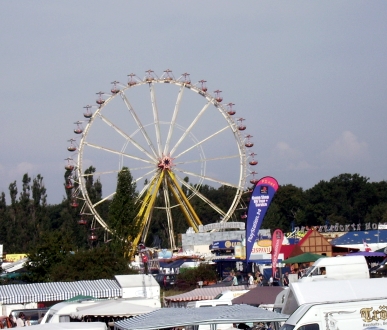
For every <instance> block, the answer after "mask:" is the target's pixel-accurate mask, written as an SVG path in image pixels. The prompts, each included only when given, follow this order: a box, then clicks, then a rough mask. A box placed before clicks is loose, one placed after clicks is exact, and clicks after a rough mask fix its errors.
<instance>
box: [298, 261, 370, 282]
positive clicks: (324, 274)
mask: <svg viewBox="0 0 387 330" xmlns="http://www.w3.org/2000/svg"><path fill="white" fill-rule="evenodd" d="M369 277H370V274H369V270H368V265H367V261H366V260H365V258H364V257H363V256H346V257H331V258H320V259H318V260H317V261H315V262H314V264H313V265H312V267H310V269H309V270H308V271H307V273H306V274H305V275H304V276H303V277H302V278H300V280H299V281H300V282H310V281H324V280H344V279H347V280H349V279H353V278H369Z"/></svg>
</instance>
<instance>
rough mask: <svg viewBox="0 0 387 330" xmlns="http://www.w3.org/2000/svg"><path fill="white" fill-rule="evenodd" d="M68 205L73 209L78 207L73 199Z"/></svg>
mask: <svg viewBox="0 0 387 330" xmlns="http://www.w3.org/2000/svg"><path fill="white" fill-rule="evenodd" d="M70 205H71V207H73V208H75V209H76V208H77V207H78V206H79V204H78V202H77V201H76V200H75V199H73V201H72V202H71V204H70Z"/></svg>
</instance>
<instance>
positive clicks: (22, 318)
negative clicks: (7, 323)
mask: <svg viewBox="0 0 387 330" xmlns="http://www.w3.org/2000/svg"><path fill="white" fill-rule="evenodd" d="M25 320H26V316H25V315H24V313H23V312H20V313H19V317H18V318H17V319H16V327H25Z"/></svg>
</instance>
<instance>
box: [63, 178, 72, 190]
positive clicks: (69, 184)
mask: <svg viewBox="0 0 387 330" xmlns="http://www.w3.org/2000/svg"><path fill="white" fill-rule="evenodd" d="M65 187H66V189H69V190H70V189H73V188H74V185H73V183H72V182H71V181H70V180H68V181H67V183H66V186H65Z"/></svg>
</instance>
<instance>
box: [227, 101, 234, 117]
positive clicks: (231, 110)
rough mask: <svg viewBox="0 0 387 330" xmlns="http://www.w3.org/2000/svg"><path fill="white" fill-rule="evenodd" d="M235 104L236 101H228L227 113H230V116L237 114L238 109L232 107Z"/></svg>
mask: <svg viewBox="0 0 387 330" xmlns="http://www.w3.org/2000/svg"><path fill="white" fill-rule="evenodd" d="M233 105H235V104H234V103H228V104H227V113H228V114H229V115H230V116H233V115H235V113H236V111H235V110H234V109H233V108H232V106H233Z"/></svg>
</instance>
